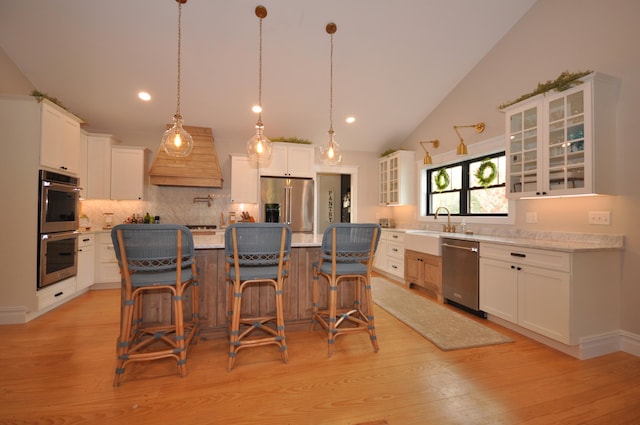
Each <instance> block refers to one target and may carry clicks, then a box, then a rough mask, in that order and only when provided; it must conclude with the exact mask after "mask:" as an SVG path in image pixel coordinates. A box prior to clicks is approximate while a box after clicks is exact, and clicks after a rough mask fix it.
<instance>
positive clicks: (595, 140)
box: [505, 74, 617, 198]
mask: <svg viewBox="0 0 640 425" xmlns="http://www.w3.org/2000/svg"><path fill="white" fill-rule="evenodd" d="M616 96H617V83H616V82H615V80H613V79H612V78H610V77H605V76H604V75H601V74H590V75H588V76H586V77H584V78H582V84H579V85H577V86H575V87H573V88H570V89H568V90H565V91H562V92H548V93H545V94H541V95H538V96H535V97H532V98H530V99H527V100H524V101H522V102H519V103H517V104H515V105H512V106H510V107H508V108H506V109H505V112H506V137H507V140H506V145H507V155H506V156H507V158H508V159H509V160H508V161H507V188H508V190H507V196H508V197H510V198H522V197H532V196H559V195H575V194H591V193H599V194H613V193H615V175H614V173H611V170H612V169H613V168H614V167H615V152H616V149H615V146H613V145H615V143H616V139H615V121H616V116H615V115H616V114H615V110H616V108H615V104H616V103H615V102H616Z"/></svg>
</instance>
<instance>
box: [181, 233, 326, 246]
mask: <svg viewBox="0 0 640 425" xmlns="http://www.w3.org/2000/svg"><path fill="white" fill-rule="evenodd" d="M193 243H194V244H195V247H196V249H222V248H224V235H223V234H220V235H198V234H194V235H193ZM321 244H322V235H319V234H316V233H293V235H292V236H291V246H292V247H294V248H303V247H319V246H320V245H321Z"/></svg>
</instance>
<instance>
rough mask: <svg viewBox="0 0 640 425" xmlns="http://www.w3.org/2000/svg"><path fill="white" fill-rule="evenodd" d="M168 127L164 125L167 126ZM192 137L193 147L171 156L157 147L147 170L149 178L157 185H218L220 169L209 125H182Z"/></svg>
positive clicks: (220, 185)
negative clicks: (179, 156) (190, 150)
mask: <svg viewBox="0 0 640 425" xmlns="http://www.w3.org/2000/svg"><path fill="white" fill-rule="evenodd" d="M167 128H168V127H167ZM184 129H185V130H186V131H187V132H188V133H189V134H191V137H193V151H192V152H191V154H190V155H189V156H187V157H185V158H174V157H171V156H169V155H167V153H166V152H165V151H164V150H163V149H158V152H157V153H156V156H155V158H154V159H153V164H152V165H151V169H150V170H149V181H150V182H151V184H155V185H157V186H189V187H217V188H221V187H222V180H223V179H222V171H221V170H220V163H219V162H218V155H217V154H216V146H215V144H214V143H213V132H212V131H211V129H210V128H205V127H190V126H186V125H185V126H184Z"/></svg>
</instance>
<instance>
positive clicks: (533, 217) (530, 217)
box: [527, 212, 538, 223]
mask: <svg viewBox="0 0 640 425" xmlns="http://www.w3.org/2000/svg"><path fill="white" fill-rule="evenodd" d="M537 222H538V213H536V212H528V213H527V223H537Z"/></svg>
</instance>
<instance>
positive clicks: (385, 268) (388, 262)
mask: <svg viewBox="0 0 640 425" xmlns="http://www.w3.org/2000/svg"><path fill="white" fill-rule="evenodd" d="M373 267H374V268H376V269H377V270H378V271H381V272H383V273H386V274H388V275H390V277H392V278H398V279H400V280H402V279H404V232H403V231H397V230H388V229H383V230H382V233H381V234H380V242H379V243H378V249H377V250H376V255H375V257H374V262H373Z"/></svg>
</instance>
